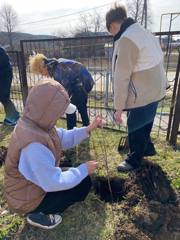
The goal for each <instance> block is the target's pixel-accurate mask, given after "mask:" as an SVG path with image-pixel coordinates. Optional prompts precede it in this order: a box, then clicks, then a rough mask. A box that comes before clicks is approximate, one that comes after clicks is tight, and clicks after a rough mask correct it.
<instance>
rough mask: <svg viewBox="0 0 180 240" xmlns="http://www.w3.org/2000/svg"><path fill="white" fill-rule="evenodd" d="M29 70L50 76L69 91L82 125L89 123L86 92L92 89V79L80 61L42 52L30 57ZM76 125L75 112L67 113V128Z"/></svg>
mask: <svg viewBox="0 0 180 240" xmlns="http://www.w3.org/2000/svg"><path fill="white" fill-rule="evenodd" d="M30 70H31V72H33V73H35V74H41V75H43V76H50V77H52V78H54V80H56V81H58V82H59V83H61V84H62V85H63V86H64V88H65V89H66V90H67V92H68V93H69V96H70V98H71V103H73V104H74V105H76V107H77V109H78V111H79V113H80V115H81V119H82V123H83V126H88V125H89V116H88V113H87V100H88V93H89V92H90V91H91V90H92V88H93V85H94V80H93V78H92V76H91V74H90V73H89V72H88V70H87V69H86V68H85V66H83V65H82V64H81V63H80V62H77V61H74V60H70V59H64V58H59V59H55V58H47V57H46V56H44V55H43V54H36V55H34V56H31V57H30ZM75 126H76V113H73V114H68V115H67V128H68V129H72V128H73V127H75Z"/></svg>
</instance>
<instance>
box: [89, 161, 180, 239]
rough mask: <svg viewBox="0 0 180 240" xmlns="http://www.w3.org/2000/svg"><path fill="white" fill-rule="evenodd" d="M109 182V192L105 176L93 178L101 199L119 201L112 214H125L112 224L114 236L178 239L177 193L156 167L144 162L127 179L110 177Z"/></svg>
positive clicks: (122, 237) (179, 215) (179, 218)
mask: <svg viewBox="0 0 180 240" xmlns="http://www.w3.org/2000/svg"><path fill="white" fill-rule="evenodd" d="M109 182H110V185H111V191H110V190H109V184H108V180H107V178H105V177H97V178H96V179H95V180H94V189H95V193H96V194H98V195H99V196H100V199H101V200H103V201H105V202H111V203H113V202H118V201H119V202H120V207H119V208H117V207H114V210H115V211H116V215H117V212H119V213H120V214H121V216H122V213H123V214H124V216H126V218H125V219H122V217H121V218H120V219H119V222H118V223H117V225H116V231H115V239H117V240H120V239H123V240H147V239H148V240H179V239H180V207H179V203H178V197H177V195H178V194H177V193H175V192H174V190H173V189H172V187H171V185H170V182H169V180H168V178H167V176H166V174H165V173H164V172H163V171H162V169H161V168H160V166H158V165H157V164H154V163H152V162H149V161H145V162H144V164H143V166H142V167H141V168H139V169H137V170H136V171H132V172H130V173H129V175H128V177H127V179H121V178H118V177H110V179H109ZM111 192H112V194H111ZM127 219H128V220H127Z"/></svg>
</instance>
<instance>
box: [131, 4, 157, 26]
mask: <svg viewBox="0 0 180 240" xmlns="http://www.w3.org/2000/svg"><path fill="white" fill-rule="evenodd" d="M127 6H128V12H129V15H130V16H131V17H132V18H133V19H135V21H137V22H139V23H140V24H141V25H143V26H144V27H145V28H147V26H148V25H151V23H152V21H151V15H150V7H149V4H148V0H127Z"/></svg>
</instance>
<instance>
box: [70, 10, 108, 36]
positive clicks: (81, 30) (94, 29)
mask: <svg viewBox="0 0 180 240" xmlns="http://www.w3.org/2000/svg"><path fill="white" fill-rule="evenodd" d="M104 29H105V27H104V21H103V18H102V16H101V14H100V13H98V12H97V11H94V12H92V13H86V14H81V15H80V17H79V25H78V27H76V28H75V30H74V32H75V34H74V35H75V36H77V35H79V36H80V35H83V36H90V35H92V34H93V33H97V34H98V33H99V32H101V31H102V30H104Z"/></svg>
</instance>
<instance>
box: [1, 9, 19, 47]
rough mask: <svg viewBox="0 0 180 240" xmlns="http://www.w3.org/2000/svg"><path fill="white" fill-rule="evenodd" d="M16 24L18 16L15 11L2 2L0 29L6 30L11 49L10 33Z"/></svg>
mask: <svg viewBox="0 0 180 240" xmlns="http://www.w3.org/2000/svg"><path fill="white" fill-rule="evenodd" d="M17 25H18V16H17V13H16V11H15V10H14V9H13V8H12V6H11V5H9V4H4V5H3V6H2V7H1V9H0V29H1V30H2V31H4V32H7V36H8V40H9V44H10V48H11V50H13V39H12V38H13V36H12V33H13V31H14V30H15V29H16V27H17Z"/></svg>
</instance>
